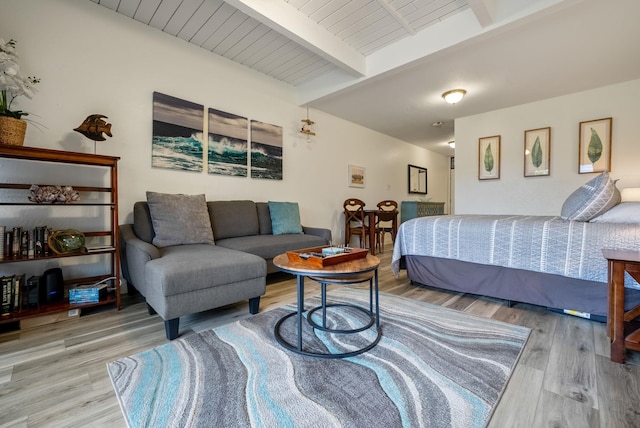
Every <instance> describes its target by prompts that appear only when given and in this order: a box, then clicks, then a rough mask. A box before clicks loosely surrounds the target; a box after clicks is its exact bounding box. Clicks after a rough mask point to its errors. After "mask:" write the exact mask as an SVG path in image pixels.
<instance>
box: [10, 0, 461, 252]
mask: <svg viewBox="0 0 640 428" xmlns="http://www.w3.org/2000/svg"><path fill="white" fill-rule="evenodd" d="M0 29H1V30H0V38H3V39H5V40H8V39H9V38H13V39H16V40H17V41H18V54H19V55H20V58H21V62H20V65H21V67H22V69H23V70H24V71H25V72H27V73H29V74H30V75H36V76H37V77H40V78H41V79H42V82H41V83H40V85H39V92H38V93H37V94H36V96H35V97H34V98H33V100H28V99H25V98H22V99H19V102H17V105H16V106H18V107H20V108H21V109H22V110H25V111H28V112H32V113H33V114H32V115H31V116H29V118H31V119H32V120H35V121H37V122H39V123H40V124H42V126H41V130H38V129H36V127H34V126H33V125H29V127H28V130H27V137H26V142H25V145H27V146H34V147H45V148H52V149H63V150H70V151H79V152H89V153H93V151H94V143H93V142H92V141H90V140H88V139H86V138H85V137H83V136H82V135H81V134H79V133H76V132H73V131H72V129H73V128H75V127H77V126H78V125H79V124H80V123H81V122H82V121H83V120H84V118H85V117H86V116H88V115H89V114H93V113H101V114H104V115H106V116H108V117H109V119H108V121H109V122H110V123H112V124H113V129H112V131H113V138H108V140H107V141H105V142H102V143H97V152H98V153H99V154H106V155H115V156H120V157H121V162H120V165H119V169H120V172H119V180H120V198H119V202H120V222H121V223H125V222H131V221H132V215H131V210H132V206H133V203H134V202H135V201H137V200H143V199H144V198H145V191H146V190H154V191H160V192H170V193H189V194H195V193H205V194H206V195H207V198H208V199H210V200H220V199H253V200H256V201H267V200H279V201H283V200H286V201H298V202H299V203H300V207H301V216H302V221H303V224H305V225H309V226H318V227H328V228H331V229H332V231H333V234H334V240H336V241H338V240H339V239H340V237H341V236H342V229H343V224H342V221H343V220H342V216H341V213H342V208H341V207H342V202H343V201H344V200H345V199H346V198H349V197H357V198H360V199H363V200H364V201H365V202H366V203H367V205H368V206H373V207H375V204H376V203H377V202H378V201H380V200H383V199H395V200H398V201H400V200H411V199H413V200H415V199H418V198H415V197H413V196H412V195H409V194H408V193H407V164H409V163H411V164H416V165H419V166H423V167H426V168H428V170H429V176H428V178H429V195H427V196H428V197H430V198H432V199H433V200H434V201H436V200H437V201H446V200H447V182H448V167H449V161H448V158H447V157H445V156H442V155H439V154H435V153H433V152H430V151H427V150H423V149H420V148H418V147H416V146H413V145H409V144H406V143H404V142H401V141H398V140H395V139H393V138H390V137H388V136H385V135H382V134H379V133H376V132H373V131H371V130H369V129H366V128H363V127H360V126H357V125H354V124H352V123H349V122H346V121H344V120H341V119H339V118H336V117H332V116H330V115H327V114H324V113H321V112H318V111H314V110H311V112H310V117H311V119H313V120H314V121H316V123H317V124H316V126H315V131H316V132H317V136H316V137H314V138H313V140H312V142H311V144H307V142H306V139H305V136H303V135H302V134H299V133H298V130H299V127H300V125H301V122H300V120H301V119H303V118H304V117H305V116H306V110H305V109H304V108H301V107H299V106H297V105H296V104H295V92H294V90H293V88H291V87H289V86H287V85H284V84H282V83H280V82H277V81H275V80H273V79H271V78H268V77H265V76H263V75H261V74H259V73H256V72H253V71H251V70H249V69H247V68H245V67H242V66H239V65H237V64H234V63H232V62H230V61H228V60H225V59H223V58H220V57H217V56H216V55H214V54H210V53H208V52H206V51H204V50H202V49H200V48H196V47H195V46H192V45H190V44H189V43H187V42H185V41H183V40H181V39H178V38H176V37H173V36H170V35H168V34H164V33H162V32H160V31H158V30H155V29H152V28H150V27H147V26H146V25H143V24H141V23H138V22H136V21H134V20H132V19H130V18H127V17H125V16H122V15H119V14H116V13H115V12H113V11H110V10H109V9H106V8H104V7H102V6H98V5H96V4H94V3H93V2H91V1H88V0H28V1H25V0H3V1H2V2H0ZM153 91H158V92H162V93H165V94H168V95H172V96H175V97H178V98H182V99H185V100H189V101H192V102H195V103H199V104H203V105H204V106H205V107H206V108H209V107H212V108H215V109H219V110H223V111H226V112H230V113H234V114H238V115H241V116H245V117H248V118H249V119H255V120H260V121H264V122H268V123H271V124H275V125H280V126H282V127H283V128H284V148H283V151H284V163H283V175H284V179H283V180H282V181H273V180H256V179H250V178H238V177H225V176H217V175H208V174H206V172H203V173H193V172H183V171H176V170H164V169H157V168H151V121H152V106H151V101H152V93H153ZM14 107H15V106H14ZM5 162H6V161H5ZM349 163H354V164H357V165H361V166H364V167H365V168H366V179H367V184H366V188H365V189H356V188H350V187H348V186H347V165H348V164H349ZM3 166H6V164H5V165H2V164H0V179H2V180H7V177H2V175H3V174H2V171H6V170H7V169H6V168H4V169H3V168H2V167H3ZM61 184H65V183H61Z"/></svg>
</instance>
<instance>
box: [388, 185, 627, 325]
mask: <svg viewBox="0 0 640 428" xmlns="http://www.w3.org/2000/svg"><path fill="white" fill-rule="evenodd" d="M598 177H600V176H598ZM604 178H606V180H608V181H609V187H612V186H613V187H614V189H613V192H614V193H615V192H617V190H616V189H615V185H614V184H613V182H611V181H610V179H609V177H608V176H606V177H604ZM594 180H596V179H594ZM594 180H591V181H590V182H589V183H587V184H585V186H587V185H588V184H590V185H593V183H592V182H593V181H594ZM597 184H598V185H600V187H601V183H597ZM583 187H584V186H583ZM591 187H593V186H591ZM578 190H580V189H578ZM590 190H591V191H592V190H593V189H590ZM574 193H575V192H574ZM616 198H617V199H616ZM609 199H611V198H609ZM585 200H587V198H586V197H585V196H584V195H582V196H581V198H580V201H579V202H581V203H582V204H583V205H580V204H578V203H575V202H576V201H575V200H573V201H571V197H570V198H569V199H567V202H571V203H570V204H569V206H570V207H569V208H571V209H569V208H567V209H565V208H566V207H567V202H565V205H563V210H562V215H561V216H521V215H518V216H515V215H499V216H489V215H453V216H435V217H420V218H416V219H412V220H409V221H407V222H405V223H402V224H401V225H400V228H399V229H398V234H397V237H396V241H395V243H394V251H393V256H392V262H391V268H392V271H393V272H394V274H396V275H398V274H399V271H400V268H401V267H402V268H406V270H407V275H408V277H409V279H411V281H412V282H414V283H418V284H422V285H427V286H433V287H438V288H442V289H447V290H452V291H457V292H464V293H472V294H476V295H483V296H489V297H495V298H500V299H505V300H509V301H514V302H523V303H530V304H535V305H540V306H545V307H548V308H552V309H558V310H566V311H568V312H570V313H573V314H579V315H581V316H584V317H587V318H595V319H599V320H603V319H606V315H607V309H608V302H607V292H608V287H607V275H608V274H607V260H606V259H605V258H604V257H603V256H602V249H603V248H615V249H624V250H635V251H640V216H639V215H638V214H639V213H640V202H635V201H634V202H624V203H619V201H620V195H619V192H618V194H617V197H616V196H615V195H614V196H613V197H612V199H611V201H609V202H608V203H606V204H599V205H601V206H600V208H598V209H592V210H591V212H590V213H587V214H586V215H572V214H573V213H575V212H576V211H575V208H576V207H578V206H579V207H580V208H583V207H584V202H585ZM600 202H602V201H600ZM583 214H584V213H583ZM585 219H586V220H585ZM626 284H627V287H628V288H627V291H626V301H625V304H626V306H627V307H628V308H631V307H634V306H635V305H638V304H640V285H639V284H638V283H637V282H635V281H634V280H633V279H632V278H631V277H627V278H626Z"/></svg>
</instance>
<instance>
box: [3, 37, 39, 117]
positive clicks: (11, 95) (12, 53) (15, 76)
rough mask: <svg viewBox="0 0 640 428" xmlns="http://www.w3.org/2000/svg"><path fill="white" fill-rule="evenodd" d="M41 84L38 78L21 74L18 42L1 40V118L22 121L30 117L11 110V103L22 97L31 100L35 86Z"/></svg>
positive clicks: (21, 112) (22, 112) (19, 111)
mask: <svg viewBox="0 0 640 428" xmlns="http://www.w3.org/2000/svg"><path fill="white" fill-rule="evenodd" d="M39 82H40V79H38V78H36V77H31V76H29V77H25V76H24V75H22V74H21V73H20V66H19V65H18V55H17V54H16V41H15V40H13V39H10V40H9V41H8V42H5V41H4V40H3V39H0V116H10V117H14V118H16V119H20V118H21V117H22V116H26V115H28V113H25V112H24V111H21V110H11V103H12V102H13V100H15V99H16V97H19V96H20V95H24V96H25V97H27V98H31V96H32V95H33V94H34V93H35V88H34V85H35V84H37V83H39Z"/></svg>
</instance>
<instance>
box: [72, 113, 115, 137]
mask: <svg viewBox="0 0 640 428" xmlns="http://www.w3.org/2000/svg"><path fill="white" fill-rule="evenodd" d="M104 119H108V117H107V116H105V115H103V114H92V115H89V116H87V118H86V119H85V120H84V122H82V124H81V125H80V126H78V127H77V128H74V131H76V132H79V133H81V134H82V135H84V136H85V137H87V138H89V139H91V140H93V141H105V140H106V138H105V137H104V136H103V135H102V134H103V133H104V134H106V135H108V136H109V137H113V134H111V124H110V123H107V122H106V121H104Z"/></svg>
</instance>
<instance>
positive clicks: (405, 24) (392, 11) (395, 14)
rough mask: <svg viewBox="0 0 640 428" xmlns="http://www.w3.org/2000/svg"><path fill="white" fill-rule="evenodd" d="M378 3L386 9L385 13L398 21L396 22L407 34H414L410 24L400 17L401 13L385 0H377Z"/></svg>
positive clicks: (414, 31)
mask: <svg viewBox="0 0 640 428" xmlns="http://www.w3.org/2000/svg"><path fill="white" fill-rule="evenodd" d="M378 3H380V6H382V7H383V8H384V9H385V10H386V11H387V13H388V14H389V15H391V16H392V17H393V18H394V19H395V20H396V21H398V23H399V24H400V25H402V26H403V27H404V29H405V30H407V31H408V32H409V34H411V35H412V36H415V35H416V30H415V29H414V28H413V27H412V26H411V25H409V23H408V22H407V21H406V20H405V19H404V18H403V17H402V15H400V14H399V13H398V11H397V10H395V9H394V8H393V7H392V6H391V5H390V4H389V3H387V0H378Z"/></svg>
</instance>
